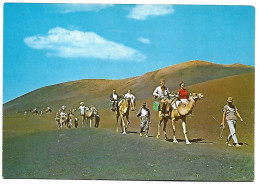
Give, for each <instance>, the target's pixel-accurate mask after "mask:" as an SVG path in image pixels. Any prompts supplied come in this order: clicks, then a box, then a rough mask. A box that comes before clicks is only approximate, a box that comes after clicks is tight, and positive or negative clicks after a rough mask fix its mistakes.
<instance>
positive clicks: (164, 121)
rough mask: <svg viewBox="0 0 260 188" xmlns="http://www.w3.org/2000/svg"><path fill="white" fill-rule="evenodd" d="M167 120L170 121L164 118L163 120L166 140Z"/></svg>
mask: <svg viewBox="0 0 260 188" xmlns="http://www.w3.org/2000/svg"><path fill="white" fill-rule="evenodd" d="M167 121H168V119H167V118H164V120H163V133H164V137H165V140H167V134H166V125H167Z"/></svg>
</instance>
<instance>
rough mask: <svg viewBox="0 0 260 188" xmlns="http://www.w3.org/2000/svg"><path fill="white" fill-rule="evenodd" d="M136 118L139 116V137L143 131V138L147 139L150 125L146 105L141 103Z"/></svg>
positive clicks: (148, 111)
mask: <svg viewBox="0 0 260 188" xmlns="http://www.w3.org/2000/svg"><path fill="white" fill-rule="evenodd" d="M136 116H137V117H140V116H141V124H140V128H141V131H140V136H143V130H144V132H145V137H148V130H149V124H150V119H151V118H150V110H149V109H148V108H147V107H146V103H143V106H142V107H141V108H140V109H139V111H138V113H137V115H136Z"/></svg>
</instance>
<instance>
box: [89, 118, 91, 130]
mask: <svg viewBox="0 0 260 188" xmlns="http://www.w3.org/2000/svg"><path fill="white" fill-rule="evenodd" d="M89 127H90V128H91V118H90V119H89Z"/></svg>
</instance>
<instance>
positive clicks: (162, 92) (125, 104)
mask: <svg viewBox="0 0 260 188" xmlns="http://www.w3.org/2000/svg"><path fill="white" fill-rule="evenodd" d="M179 86H180V89H179V90H178V92H170V91H169V89H168V88H167V87H166V86H165V79H160V85H159V86H158V87H156V88H155V90H154V92H153V96H154V101H153V110H154V111H157V112H158V124H157V128H158V129H157V135H156V138H157V139H158V138H160V132H161V124H162V123H163V133H164V137H165V139H166V140H168V137H167V133H166V126H167V123H168V121H171V125H172V130H173V143H178V140H177V139H176V122H177V121H179V120H181V122H182V129H183V134H184V138H185V142H186V144H187V145H189V144H191V143H190V141H189V139H188V136H187V127H186V118H187V117H191V116H192V111H193V109H194V107H195V106H196V102H197V101H198V100H200V99H202V98H203V97H204V95H203V94H202V93H189V92H188V90H187V89H186V88H185V83H184V82H181V83H180V84H179ZM227 102H228V104H227V105H225V106H224V109H223V120H222V123H221V125H220V126H221V127H220V128H222V129H224V128H225V125H224V119H226V120H227V123H228V126H229V129H230V134H229V136H228V138H227V141H226V144H229V141H230V139H231V137H232V138H233V140H234V145H235V146H236V147H240V146H241V145H240V144H238V141H237V137H236V133H235V131H236V130H235V127H236V120H237V118H236V116H238V117H239V119H240V121H241V122H243V119H242V118H241V116H240V114H239V113H238V110H237V108H236V106H234V105H233V104H232V102H233V99H232V97H229V98H228V100H227ZM109 106H110V110H111V111H112V112H113V113H114V114H115V119H116V132H119V130H120V129H121V133H122V134H124V135H126V134H127V129H128V127H129V124H130V120H129V115H130V112H131V111H133V112H135V113H136V116H137V117H140V120H141V121H140V122H141V123H140V136H143V133H144V135H145V137H149V135H148V131H149V127H150V124H151V117H150V110H149V109H148V108H147V106H146V103H145V102H144V103H143V104H142V106H141V107H140V109H139V110H138V112H137V111H136V110H137V109H136V103H135V96H134V95H133V94H132V93H131V90H128V91H127V93H126V94H124V95H118V94H117V92H116V90H113V91H112V93H111V94H110V104H109ZM44 111H45V113H46V114H48V113H52V110H51V108H50V107H47V108H46V109H45V110H44ZM65 111H66V106H65V105H63V106H62V107H61V108H60V109H59V112H57V113H56V117H55V121H56V123H57V127H58V129H62V128H65V127H67V128H72V127H73V126H74V127H75V128H78V127H79V126H80V125H81V127H82V128H83V127H86V126H88V125H89V127H90V128H92V127H94V128H98V127H99V123H100V116H99V113H98V111H97V109H96V108H95V107H94V106H93V105H91V106H90V107H87V106H85V104H84V102H80V106H79V108H78V115H77V113H76V111H77V108H74V109H72V110H71V109H70V110H69V111H68V112H67V113H66V112H65ZM30 112H31V114H33V115H34V114H35V115H38V114H39V113H40V114H41V115H42V113H43V111H42V110H41V111H40V112H39V111H38V110H37V108H36V107H35V108H34V109H32V110H30ZM24 115H25V116H26V115H27V112H25V114H24ZM229 145H230V144H229Z"/></svg>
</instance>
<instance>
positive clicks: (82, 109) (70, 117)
mask: <svg viewBox="0 0 260 188" xmlns="http://www.w3.org/2000/svg"><path fill="white" fill-rule="evenodd" d="M78 110H79V113H78V114H79V116H80V117H81V118H80V119H81V127H85V126H86V124H89V127H90V128H91V127H92V122H94V123H93V127H95V128H98V127H99V122H100V116H99V114H98V111H97V109H96V108H95V107H94V106H93V105H91V106H90V107H86V106H85V105H84V102H81V103H80V106H79V108H78ZM65 111H66V106H65V105H63V106H62V107H61V108H60V109H59V112H57V113H56V117H55V121H56V123H57V127H58V129H62V128H65V127H67V128H72V127H73V125H74V127H75V128H78V126H79V118H78V117H77V115H76V114H75V112H76V111H77V109H76V108H74V109H72V110H69V111H68V112H67V113H66V112H65Z"/></svg>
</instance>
